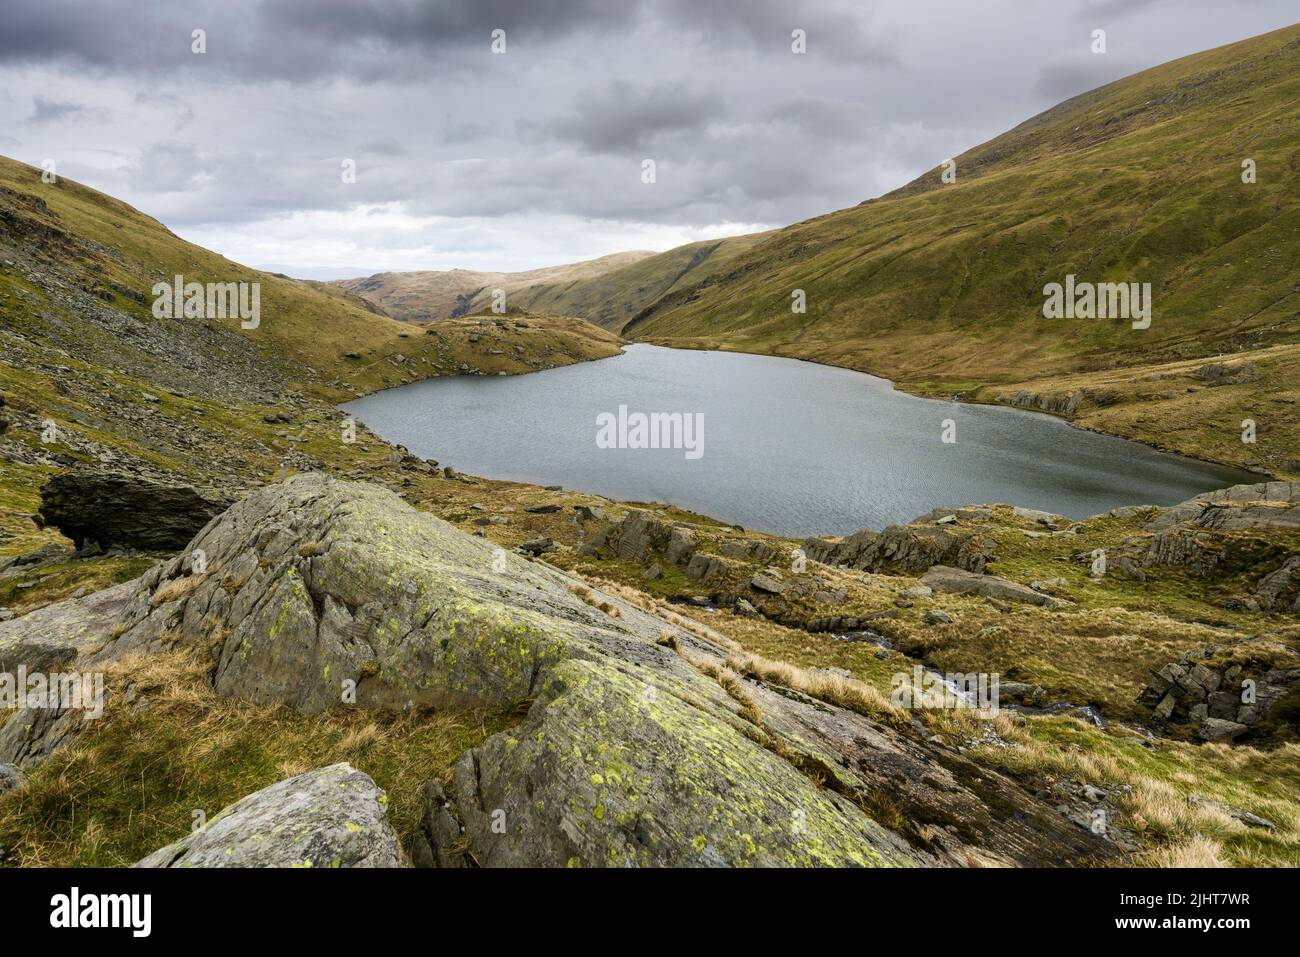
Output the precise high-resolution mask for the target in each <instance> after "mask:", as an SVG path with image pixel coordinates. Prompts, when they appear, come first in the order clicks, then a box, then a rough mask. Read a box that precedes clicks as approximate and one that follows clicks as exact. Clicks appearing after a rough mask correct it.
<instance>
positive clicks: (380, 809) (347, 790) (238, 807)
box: [135, 764, 403, 867]
mask: <svg viewBox="0 0 1300 957" xmlns="http://www.w3.org/2000/svg"><path fill="white" fill-rule="evenodd" d="M387 809H388V797H387V795H385V794H384V792H383V791H381V790H380V789H379V788H378V787H376V786H375V782H374V781H372V780H371V779H370V776H369V775H367V774H362V773H361V772H360V771H357V770H355V769H354V768H352V767H351V766H350V765H347V764H334V765H331V766H330V767H327V768H321V769H320V770H317V771H309V772H307V773H306V774H300V775H298V776H297V777H294V778H289V779H288V780H286V781H280V782H279V783H277V784H272V785H271V786H270V787H268V788H263V789H262V790H260V791H257V792H256V793H254V794H250V795H249V796H248V797H246V798H243V799H242V800H240V801H237V802H235V803H234V804H232V805H230V807H228V808H226V809H225V810H224V811H222V812H221V813H220V814H218V815H217V816H216V817H214V818H213V819H212V820H211V821H209V822H208V823H207V825H206V826H205V827H204V828H203V829H202V830H199V831H194V832H192V833H190V834H188V835H186V836H185V837H184V838H182V839H181V840H179V841H177V842H176V843H175V844H169V845H167V846H166V847H164V848H160V849H159V850H157V851H154V852H153V853H152V854H150V855H149V856H148V857H146V858H144V859H143V860H141V861H139V862H137V863H136V865H135V866H136V867H398V866H401V865H402V863H403V858H402V850H401V845H400V844H399V843H398V840H397V832H396V831H394V830H393V826H392V824H390V823H389V822H388V810H387Z"/></svg>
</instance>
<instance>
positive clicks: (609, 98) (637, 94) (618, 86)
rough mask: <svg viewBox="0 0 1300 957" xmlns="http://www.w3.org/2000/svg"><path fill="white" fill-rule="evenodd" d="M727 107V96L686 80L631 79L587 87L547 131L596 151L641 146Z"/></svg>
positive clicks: (699, 124)
mask: <svg viewBox="0 0 1300 957" xmlns="http://www.w3.org/2000/svg"><path fill="white" fill-rule="evenodd" d="M723 113H724V107H723V103H722V99H721V98H720V97H719V96H717V95H716V94H713V93H703V92H694V91H692V90H689V89H687V88H686V86H685V85H683V84H681V83H664V82H661V83H656V84H654V85H653V86H651V87H649V88H648V89H638V88H637V87H636V86H634V85H633V84H632V83H630V82H629V81H627V80H615V81H614V82H613V83H611V84H610V85H609V86H608V87H606V88H604V89H602V90H597V91H586V92H584V93H583V94H582V95H581V96H580V97H579V98H578V101H577V102H576V103H575V105H574V110H573V111H572V112H571V113H569V114H568V115H566V116H563V117H560V118H559V119H557V120H555V121H553V122H552V123H550V124H549V126H548V127H547V128H546V130H545V132H546V133H547V134H549V135H551V136H554V137H557V138H559V139H563V140H568V141H571V142H574V143H577V144H580V145H581V146H583V147H585V148H586V149H588V150H590V151H591V152H593V153H613V152H617V151H620V150H629V149H639V148H642V147H645V146H646V145H648V144H649V143H650V142H651V141H652V140H654V139H655V137H656V136H658V135H659V134H661V133H665V132H670V131H671V132H677V131H681V130H700V129H701V128H703V127H704V126H705V125H707V124H708V123H709V122H710V121H711V120H714V119H717V118H719V117H721V116H722V115H723Z"/></svg>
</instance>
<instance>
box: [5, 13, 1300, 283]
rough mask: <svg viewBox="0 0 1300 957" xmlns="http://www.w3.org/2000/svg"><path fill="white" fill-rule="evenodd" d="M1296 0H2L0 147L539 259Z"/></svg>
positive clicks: (1140, 59)
mask: <svg viewBox="0 0 1300 957" xmlns="http://www.w3.org/2000/svg"><path fill="white" fill-rule="evenodd" d="M1298 10H1300V8H1298V7H1297V5H1296V2H1295V0H1233V2H1231V3H1224V2H1222V0H1039V2H1035V0H978V2H976V0H946V2H939V0H730V2H724V0H640V2H637V0H528V2H523V0H464V2H451V0H447V2H439V0H429V2H423V3H421V2H415V0H407V2H393V3H381V2H364V0H263V2H255V0H246V2H245V0H210V2H196V0H167V2H165V3H148V4H146V3H142V2H139V0H41V2H32V3H14V4H8V5H6V8H5V11H4V13H3V15H2V16H0V153H4V154H6V155H9V156H13V157H16V158H18V159H21V160H25V161H26V162H29V163H32V164H35V165H39V164H40V163H41V162H42V161H44V160H46V159H53V160H55V162H56V164H57V170H58V172H59V173H60V175H63V176H68V177H71V178H73V179H77V180H80V181H82V182H85V183H87V184H89V185H91V186H94V187H95V188H97V189H100V190H103V191H105V192H107V193H110V194H112V195H114V196H117V197H120V198H122V199H124V200H126V201H127V202H129V203H131V204H132V205H134V206H137V207H139V208H140V209H142V210H144V211H145V212H147V213H149V214H150V215H152V216H155V217H157V218H158V219H160V220H162V221H163V222H164V223H166V224H167V225H168V226H169V227H171V228H172V229H173V230H174V231H175V232H177V233H178V234H180V235H182V236H184V237H185V238H187V239H190V240H192V241H194V242H197V243H200V244H202V245H203V246H207V247H209V248H211V249H215V250H217V251H218V252H221V253H224V254H225V255H227V256H229V257H230V258H232V259H235V260H238V261H240V262H244V263H247V264H249V265H252V266H259V267H262V268H270V269H276V270H280V271H283V272H288V273H290V274H292V275H296V276H305V277H312V278H336V277H343V276H355V275H365V274H368V273H372V272H378V271H381V270H388V269H449V268H453V267H457V266H460V267H465V268H472V269H500V270H518V269H529V268H535V267H539V266H546V265H554V264H558V263H564V262H571V261H574V260H579V259H587V258H591V257H594V256H600V255H605V254H607V253H611V252H617V251H620V250H625V249H667V248H670V247H671V246H675V245H678V244H680V243H684V242H691V241H693V240H697V239H708V238H713V237H718V236H724V235H730V234H733V233H738V232H748V231H752V230H756V229H764V228H768V227H771V226H779V225H785V224H787V223H791V222H795V221H798V220H800V219H805V218H807V217H809V216H814V215H817V214H820V213H824V212H828V211H830V210H833V209H839V208H842V207H845V206H850V205H853V204H855V203H858V202H860V201H862V200H864V199H867V198H869V197H872V196H876V195H879V194H880V193H882V192H885V191H888V190H890V189H893V188H894V187H896V186H899V185H901V184H902V183H904V182H906V181H907V180H909V179H911V178H912V177H914V176H916V175H918V174H919V173H921V172H923V171H925V170H926V169H929V168H931V167H934V166H936V165H938V164H939V163H940V162H942V160H944V159H945V158H947V157H949V156H952V155H955V154H957V153H960V152H961V151H963V150H965V149H967V148H968V147H970V146H972V145H974V144H976V143H978V142H980V141H982V140H985V139H988V138H989V137H991V136H994V135H996V134H998V133H1000V132H1002V131H1003V130H1006V129H1008V128H1010V127H1012V126H1014V125H1015V124H1016V123H1018V122H1020V121H1021V120H1023V119H1025V118H1027V117H1029V116H1030V115H1032V114H1034V113H1037V112H1039V111H1041V110H1043V109H1045V108H1047V107H1049V106H1051V105H1052V104H1054V103H1056V102H1058V101H1060V100H1062V99H1064V98H1066V97H1068V96H1071V95H1073V94H1075V93H1080V92H1083V91H1084V90H1088V89H1091V88H1093V87H1095V86H1098V85H1100V84H1102V83H1105V82H1107V81H1109V80H1112V79H1115V78H1117V77H1120V76H1124V75H1126V74H1128V73H1132V72H1134V71H1136V70H1140V69H1143V68H1145V67H1148V66H1153V65H1155V64H1158V63H1161V62H1164V61H1166V60H1170V59H1173V58H1175V57H1178V56H1182V55H1184V54H1187V53H1193V52H1196V51H1198V50H1202V49H1207V48H1209V47H1214V46H1219V45H1221V44H1224V43H1229V42H1232V41H1234V40H1239V39H1243V38H1245V37H1249V36H1254V35H1256V34H1259V33H1263V32H1266V31H1268V30H1272V29H1276V28H1278V27H1282V26H1286V25H1287V24H1289V23H1291V22H1294V21H1295V20H1297V19H1300V12H1298ZM196 29H202V30H204V31H206V52H205V53H201V54H199V53H195V52H193V51H192V46H193V43H194V41H193V40H192V34H193V31H194V30H196ZM497 29H500V30H504V31H505V52H504V53H500V54H496V53H493V52H492V32H493V31H494V30H497ZM796 29H800V30H803V31H805V33H806V37H807V52H806V53H805V54H803V55H797V54H795V53H793V52H792V50H791V43H792V40H791V33H792V31H794V30H796ZM1094 29H1104V30H1105V31H1106V34H1107V37H1106V39H1107V52H1106V53H1105V54H1104V55H1096V54H1093V53H1092V52H1091V44H1092V31H1093V30H1094ZM348 159H351V160H353V161H355V164H356V181H355V182H353V183H346V182H344V181H343V179H344V177H343V163H344V161H345V160H348ZM645 159H653V160H654V161H655V163H656V182H655V183H653V184H646V183H643V182H642V162H643V160H645Z"/></svg>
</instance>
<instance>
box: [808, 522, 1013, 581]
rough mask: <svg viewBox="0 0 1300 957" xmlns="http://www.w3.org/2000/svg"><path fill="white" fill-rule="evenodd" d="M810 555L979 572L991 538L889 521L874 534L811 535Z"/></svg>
mask: <svg viewBox="0 0 1300 957" xmlns="http://www.w3.org/2000/svg"><path fill="white" fill-rule="evenodd" d="M803 548H804V551H805V552H806V553H807V554H808V557H809V558H812V559H814V560H815V561H819V562H821V563H822V564H825V565H843V566H846V567H848V568H856V569H858V570H861V571H871V572H895V573H897V572H913V573H916V572H923V571H925V570H926V569H927V568H929V567H931V566H932V565H952V566H955V567H957V568H962V569H965V570H966V571H971V572H982V571H983V570H984V567H985V566H986V565H987V564H988V563H989V561H990V560H991V559H992V542H991V540H990V539H988V538H987V537H986V536H984V535H981V534H980V533H979V532H977V531H974V530H971V529H965V528H959V527H957V526H955V525H940V524H924V525H922V524H911V525H890V526H888V527H887V528H886V529H885V530H884V531H882V532H880V533H879V534H876V533H874V532H871V531H869V530H866V529H863V530H862V531H859V532H854V533H853V534H852V535H848V536H846V537H845V538H843V539H841V540H840V541H828V540H826V539H819V538H810V539H806V540H805V541H804V543H803Z"/></svg>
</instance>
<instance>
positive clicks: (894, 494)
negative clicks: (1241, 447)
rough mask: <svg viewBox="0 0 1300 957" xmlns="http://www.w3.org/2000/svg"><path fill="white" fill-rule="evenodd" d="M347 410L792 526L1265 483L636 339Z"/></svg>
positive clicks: (589, 483) (802, 372)
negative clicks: (556, 362)
mask: <svg viewBox="0 0 1300 957" xmlns="http://www.w3.org/2000/svg"><path fill="white" fill-rule="evenodd" d="M620 406H623V407H625V408H624V409H623V414H622V415H621V416H620ZM342 408H343V409H344V410H346V411H348V412H350V413H351V414H352V415H354V416H356V418H357V419H358V420H360V421H361V422H363V423H365V424H366V425H367V426H368V427H369V428H371V429H372V430H374V431H375V432H376V433H378V434H379V435H381V436H383V437H384V438H386V439H389V440H390V441H393V442H397V443H400V444H402V445H404V446H406V447H407V448H408V449H410V450H411V451H412V452H414V453H415V454H416V455H419V456H422V457H425V458H433V459H437V460H438V461H439V463H441V464H442V465H450V466H452V467H453V468H455V469H457V470H458V471H462V472H467V473H470V474H472V475H481V476H486V477H490V478H499V479H511V480H516V481H521V482H531V483H536V484H538V485H563V486H565V487H566V488H570V489H575V490H579V491H584V492H592V493H596V494H599V495H604V496H608V497H610V498H614V499H620V500H624V501H643V502H651V501H657V502H666V503H671V504H673V505H678V506H681V507H683V508H687V509H691V510H693V511H696V512H701V513H703V514H705V515H710V516H712V517H714V518H717V519H721V520H724V521H727V522H732V523H735V524H738V525H743V526H745V527H747V528H754V529H761V530H765V531H769V532H776V533H778V534H782V535H789V536H802V535H843V534H847V533H849V532H853V531H856V530H858V529H860V528H874V529H880V528H882V527H884V526H885V525H888V524H891V523H895V522H906V521H908V520H909V519H912V518H915V517H916V516H918V515H921V514H923V513H925V512H927V511H929V510H930V509H933V508H937V507H949V506H957V505H966V504H972V503H988V502H1005V503H1009V504H1014V505H1023V506H1026V507H1029V508H1038V509H1043V510H1046V511H1049V512H1056V513H1058V514H1062V515H1067V516H1069V517H1071V518H1084V517H1086V516H1089V515H1094V514H1097V513H1099V512H1104V511H1106V510H1107V509H1110V508H1114V507H1116V506H1119V505H1145V504H1152V505H1172V504H1174V503H1176V502H1180V501H1182V500H1184V499H1187V498H1190V497H1191V496H1193V495H1196V494H1199V493H1201V492H1205V491H1209V490H1210V489H1215V488H1222V487H1224V486H1227V485H1233V484H1236V483H1239V482H1248V481H1258V480H1259V479H1258V477H1257V476H1251V475H1250V474H1249V473H1246V472H1243V471H1240V470H1238V469H1232V468H1227V467H1224V466H1218V465H1212V464H1207V463H1202V462H1197V461H1194V460H1191V459H1186V458H1182V457H1179V456H1175V455H1169V454H1167V453H1163V452H1158V451H1156V450H1154V449H1150V448H1147V447H1146V446H1144V445H1139V444H1137V443H1134V442H1129V441H1126V440H1124V439H1118V438H1114V437H1111V436H1105V435H1097V434H1095V433H1092V432H1086V431H1083V430H1082V429H1076V428H1074V427H1072V426H1070V425H1068V424H1066V423H1065V422H1063V421H1061V420H1059V419H1056V418H1053V417H1051V416H1047V415H1042V414H1039V413H1034V412H1026V411H1022V410H1019V409H1008V408H1000V407H991V406H976V405H962V404H959V403H956V402H948V401H943V400H934V399H919V398H916V397H914V396H910V395H907V394H905V393H902V392H898V391H896V390H895V389H894V388H893V386H892V385H891V384H890V383H889V382H888V381H887V380H885V379H880V378H877V377H876V376H870V375H866V374H864V373H861V372H852V371H849V370H847V369H836V368H832V367H829V366H821V365H816V364H814V363H810V362H802V361H800V360H797V359H780V358H773V357H769V356H753V355H744V354H740V353H734V352H696V351H688V350H678V349H665V348H661V347H659V346H650V345H643V344H637V345H631V346H628V347H627V349H626V352H625V353H624V354H623V355H620V356H616V357H614V358H611V359H602V360H600V361H597V362H585V363H579V364H577V365H573V366H567V367H565V368H562V369H550V370H547V371H544V372H537V373H533V374H531V375H521V376H491V377H488V376H457V377H450V378H441V379H430V380H427V381H424V382H416V383H412V384H410V385H406V386H402V387H400V388H396V389H389V390H387V391H385V392H379V393H376V394H374V395H370V396H366V397H365V398H362V399H358V400H356V401H354V402H349V403H347V404H346V405H344V406H343V407H342ZM652 413H659V414H668V413H678V414H679V415H678V417H677V418H676V420H665V419H663V418H661V419H658V420H656V421H655V422H654V425H655V428H654V429H653V432H654V435H655V437H656V438H658V437H659V436H660V435H663V436H664V438H665V440H666V441H665V442H664V443H662V444H670V442H669V441H667V440H672V439H674V438H675V439H677V445H678V447H677V448H642V447H636V446H638V445H645V444H648V436H649V433H650V431H651V430H649V429H646V428H639V427H638V426H639V425H643V424H644V423H639V421H638V414H640V415H641V416H645V417H648V416H649V415H650V414H652ZM696 425H698V426H700V428H699V429H698V431H697V430H695V429H693V428H691V427H692V426H696ZM945 437H946V438H950V439H952V438H955V441H952V442H945V441H944V439H945ZM598 441H599V442H600V444H598ZM657 444H660V443H657ZM602 446H605V447H602Z"/></svg>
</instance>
